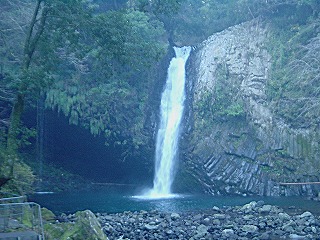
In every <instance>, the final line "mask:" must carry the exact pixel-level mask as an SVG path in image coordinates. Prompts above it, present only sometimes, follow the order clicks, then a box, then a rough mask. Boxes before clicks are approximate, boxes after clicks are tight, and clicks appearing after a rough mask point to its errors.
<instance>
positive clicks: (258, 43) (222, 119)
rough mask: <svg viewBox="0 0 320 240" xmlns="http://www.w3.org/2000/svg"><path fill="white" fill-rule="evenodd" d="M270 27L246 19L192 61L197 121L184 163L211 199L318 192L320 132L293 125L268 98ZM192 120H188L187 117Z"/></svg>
mask: <svg viewBox="0 0 320 240" xmlns="http://www.w3.org/2000/svg"><path fill="white" fill-rule="evenodd" d="M268 34H269V32H268V26H267V25H266V24H263V23H262V22H261V21H259V20H253V21H250V22H246V23H243V24H240V25H237V26H234V27H231V28H229V29H226V30H224V31H222V32H219V33H216V34H214V35H212V36H211V37H210V38H209V39H208V40H206V41H205V42H203V43H202V44H201V45H199V46H198V47H197V48H196V50H195V51H194V52H193V55H192V56H191V60H192V61H193V62H192V65H193V68H195V71H194V70H193V72H192V73H191V72H190V74H189V81H191V82H192V83H189V85H190V86H192V91H191V93H193V95H192V97H190V104H191V106H190V109H192V111H191V112H192V114H191V115H192V117H189V118H190V119H192V120H193V121H189V124H190V126H191V127H189V129H192V130H191V131H189V133H188V134H189V135H188V138H186V139H187V141H188V143H186V144H185V146H187V147H185V152H186V156H187V157H186V159H185V162H186V165H187V167H188V168H189V171H190V172H191V173H192V174H193V175H194V176H195V178H197V179H198V181H199V182H200V183H201V184H202V186H203V187H204V188H205V189H206V191H207V192H210V193H212V194H225V193H229V194H258V195H266V196H277V195H316V194H317V192H319V191H320V186H317V185H311V186H298V187H297V186H290V187H283V186H281V185H279V182H285V181H318V180H319V179H320V162H319V160H318V157H319V154H320V151H319V148H318V145H319V144H318V141H319V136H320V135H319V132H318V131H314V129H307V128H303V129H302V128H300V129H297V128H293V127H291V126H290V124H289V123H287V122H285V121H284V120H283V119H281V117H279V116H277V115H276V113H275V112H274V111H273V108H272V106H273V104H274V102H272V101H274V100H270V99H268V97H267V92H266V90H267V85H268V81H269V80H270V74H271V69H272V59H271V56H270V54H269V53H268V51H267V49H268V48H267V44H268ZM189 116H190V115H189Z"/></svg>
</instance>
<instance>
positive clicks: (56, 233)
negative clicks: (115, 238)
mask: <svg viewBox="0 0 320 240" xmlns="http://www.w3.org/2000/svg"><path fill="white" fill-rule="evenodd" d="M75 215H76V221H75V222H68V223H55V224H53V223H47V224H45V226H44V231H45V236H46V239H48V240H78V239H86V240H106V239H107V237H106V235H105V234H104V233H103V232H102V230H101V225H100V223H99V222H98V219H97V218H96V217H95V215H94V214H93V213H92V212H91V211H89V210H86V211H81V212H77V213H76V214H75Z"/></svg>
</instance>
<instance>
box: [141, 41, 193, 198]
mask: <svg viewBox="0 0 320 240" xmlns="http://www.w3.org/2000/svg"><path fill="white" fill-rule="evenodd" d="M174 51H175V53H176V57H174V58H172V60H171V62H170V65H169V68H168V76H167V82H166V86H165V90H164V91H163V93H162V98H161V106H160V111H161V120H160V127H159V130H158V134H157V142H156V153H155V176H154V180H153V189H151V191H150V192H149V193H147V197H150V198H168V197H172V196H173V195H172V194H171V185H172V182H173V178H174V166H175V161H176V158H177V152H178V142H179V133H180V123H181V119H182V115H183V109H184V100H185V64H186V62H187V59H188V57H189V55H190V51H191V47H182V48H177V47H174Z"/></svg>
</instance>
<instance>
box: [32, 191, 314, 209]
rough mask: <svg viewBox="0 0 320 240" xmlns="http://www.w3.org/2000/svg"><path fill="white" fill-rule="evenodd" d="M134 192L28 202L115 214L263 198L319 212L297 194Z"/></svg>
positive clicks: (56, 196)
mask: <svg viewBox="0 0 320 240" xmlns="http://www.w3.org/2000/svg"><path fill="white" fill-rule="evenodd" d="M136 195H137V192H136V191H135V190H134V189H132V188H129V187H123V186H120V187H119V186H117V187H114V186H113V187H111V186H110V187H101V188H99V189H95V190H87V191H79V192H63V193H52V194H35V195H32V196H30V197H29V200H30V201H34V202H37V203H39V204H41V206H43V207H46V208H48V209H50V210H52V211H53V212H55V213H56V214H59V213H74V212H76V211H79V210H85V209H89V210H91V211H93V212H106V213H116V212H123V211H139V210H146V211H147V210H159V211H163V212H182V211H203V210H208V209H211V208H212V207H213V206H217V207H219V208H221V207H227V206H237V205H244V204H246V203H249V202H250V201H259V200H262V201H264V202H265V204H273V205H277V206H280V207H282V208H284V209H289V210H290V211H293V210H292V209H293V207H295V210H297V209H299V211H301V212H302V211H310V212H312V213H314V214H317V215H319V214H320V202H315V201H311V200H306V199H303V198H298V197H267V198H266V197H240V196H210V195H188V194H180V195H178V197H175V198H170V199H154V200H152V199H141V198H136V197H134V196H136Z"/></svg>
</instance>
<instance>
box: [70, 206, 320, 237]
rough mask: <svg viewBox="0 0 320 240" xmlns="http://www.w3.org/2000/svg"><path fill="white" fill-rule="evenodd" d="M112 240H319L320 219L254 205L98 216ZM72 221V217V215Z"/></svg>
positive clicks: (102, 226)
mask: <svg viewBox="0 0 320 240" xmlns="http://www.w3.org/2000/svg"><path fill="white" fill-rule="evenodd" d="M96 217H97V219H98V221H99V223H100V224H101V228H102V230H103V232H104V233H105V234H106V236H107V237H108V238H109V239H146V240H147V239H148V240H149V239H190V240H193V239H194V240H196V239H319V240H320V217H319V216H316V215H314V214H312V213H310V212H308V211H306V212H303V213H299V214H288V213H287V212H285V211H284V210H283V209H281V208H279V207H277V206H273V205H267V204H264V202H263V201H258V202H255V201H253V202H250V203H248V204H246V205H243V206H236V207H226V208H218V207H213V208H212V209H210V210H207V211H202V212H184V213H182V212H179V213H178V212H174V213H165V212H160V211H148V212H147V211H137V212H130V211H127V212H123V213H113V214H107V213H105V214H104V213H97V214H96ZM68 218H69V220H71V221H72V219H70V218H72V215H69V217H68Z"/></svg>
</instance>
